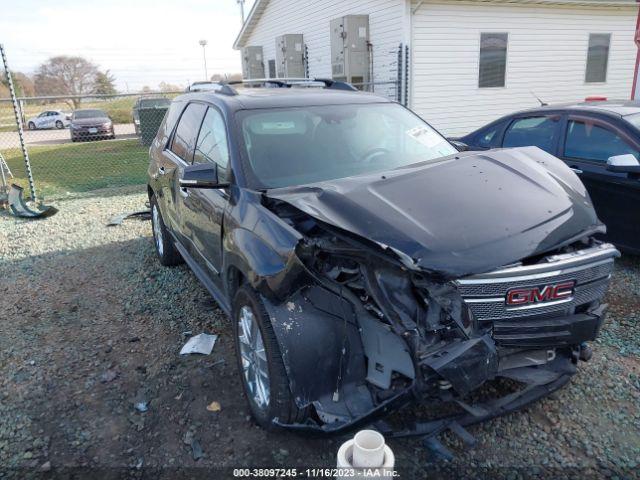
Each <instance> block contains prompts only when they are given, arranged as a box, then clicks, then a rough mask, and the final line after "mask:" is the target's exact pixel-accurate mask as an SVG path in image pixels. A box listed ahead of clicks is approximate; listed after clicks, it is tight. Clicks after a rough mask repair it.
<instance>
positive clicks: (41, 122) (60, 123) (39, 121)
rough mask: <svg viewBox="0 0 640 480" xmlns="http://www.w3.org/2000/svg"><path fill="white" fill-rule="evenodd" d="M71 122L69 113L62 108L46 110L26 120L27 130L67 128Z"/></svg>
mask: <svg viewBox="0 0 640 480" xmlns="http://www.w3.org/2000/svg"><path fill="white" fill-rule="evenodd" d="M70 123H71V114H68V113H64V112H63V111H62V110H47V111H45V112H42V113H41V114H40V115H38V116H37V117H33V118H30V119H29V120H27V128H28V129H29V130H38V129H40V128H58V129H62V128H67V127H68V126H69V124H70Z"/></svg>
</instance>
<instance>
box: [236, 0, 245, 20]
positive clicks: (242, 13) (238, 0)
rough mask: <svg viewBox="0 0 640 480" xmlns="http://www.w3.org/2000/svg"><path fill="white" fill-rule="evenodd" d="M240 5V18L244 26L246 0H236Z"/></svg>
mask: <svg viewBox="0 0 640 480" xmlns="http://www.w3.org/2000/svg"><path fill="white" fill-rule="evenodd" d="M236 2H238V5H240V18H241V19H242V24H243V25H244V0H236Z"/></svg>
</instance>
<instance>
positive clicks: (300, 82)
mask: <svg viewBox="0 0 640 480" xmlns="http://www.w3.org/2000/svg"><path fill="white" fill-rule="evenodd" d="M313 83H322V84H324V88H328V89H332V90H347V91H356V92H357V91H358V89H357V88H356V87H354V86H353V85H351V84H350V83H347V82H342V81H338V80H332V79H330V78H252V79H247V80H234V81H231V82H228V84H229V85H273V86H275V87H276V88H291V87H293V86H305V85H306V84H313ZM307 86H311V85H307Z"/></svg>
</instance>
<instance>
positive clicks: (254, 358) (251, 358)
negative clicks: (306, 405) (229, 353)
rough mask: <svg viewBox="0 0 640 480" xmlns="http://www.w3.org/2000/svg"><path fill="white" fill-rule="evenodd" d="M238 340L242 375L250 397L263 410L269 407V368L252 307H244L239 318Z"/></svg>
mask: <svg viewBox="0 0 640 480" xmlns="http://www.w3.org/2000/svg"><path fill="white" fill-rule="evenodd" d="M238 340H239V344H240V360H241V364H242V374H243V377H244V381H245V383H246V386H247V391H248V393H249V396H250V397H251V399H252V400H253V402H254V403H255V404H256V406H257V407H258V408H260V409H262V410H266V409H267V408H268V406H269V398H270V390H269V367H268V364H267V355H266V352H265V349H264V340H263V338H262V333H260V328H259V327H258V322H257V321H256V317H255V315H254V313H253V311H252V309H251V307H249V306H247V305H244V306H243V307H242V308H241V309H240V314H239V316H238Z"/></svg>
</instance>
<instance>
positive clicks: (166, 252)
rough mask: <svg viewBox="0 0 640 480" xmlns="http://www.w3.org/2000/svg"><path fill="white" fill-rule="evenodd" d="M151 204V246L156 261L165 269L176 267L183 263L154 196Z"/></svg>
mask: <svg viewBox="0 0 640 480" xmlns="http://www.w3.org/2000/svg"><path fill="white" fill-rule="evenodd" d="M149 203H150V204H151V226H152V227H153V244H154V245H155V247H156V254H157V255H158V260H160V263H161V264H162V265H164V266H165V267H170V266H173V265H178V264H180V263H182V262H183V259H182V257H181V256H180V253H179V252H178V250H177V249H176V247H175V245H174V244H173V240H172V238H171V236H170V235H169V232H168V231H167V227H166V226H165V224H164V220H162V214H161V213H160V208H159V207H158V202H157V201H156V197H155V195H153V196H152V197H151V199H150V202H149Z"/></svg>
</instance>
